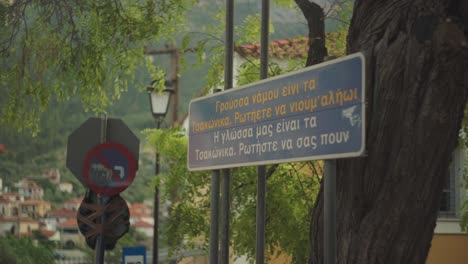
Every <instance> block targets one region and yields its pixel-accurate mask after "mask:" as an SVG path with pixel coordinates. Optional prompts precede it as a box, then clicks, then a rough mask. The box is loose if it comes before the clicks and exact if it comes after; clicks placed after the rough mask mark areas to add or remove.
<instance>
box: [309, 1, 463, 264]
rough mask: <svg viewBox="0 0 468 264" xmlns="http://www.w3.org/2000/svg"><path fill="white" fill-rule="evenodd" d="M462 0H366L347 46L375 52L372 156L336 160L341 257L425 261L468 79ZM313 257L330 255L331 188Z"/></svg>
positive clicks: (316, 222) (370, 95)
mask: <svg viewBox="0 0 468 264" xmlns="http://www.w3.org/2000/svg"><path fill="white" fill-rule="evenodd" d="M467 6H468V4H467V1H463V0H414V1H407V0H388V1H359V0H357V1H356V2H355V9H354V14H353V18H352V21H351V26H350V29H349V36H348V47H347V48H348V53H354V52H358V51H364V52H365V56H366V98H367V102H368V106H367V111H366V114H367V116H366V121H367V127H366V131H367V132H366V134H367V139H366V145H367V147H366V148H367V157H364V158H353V159H341V160H338V161H337V263H348V264H351V263H356V264H362V263H379V264H381V263H388V264H395V263H398V264H405V263H408V264H423V263H425V261H426V257H427V255H428V252H429V249H430V246H431V240H432V235H433V230H434V227H435V223H436V219H437V212H438V208H439V204H440V199H441V195H442V188H443V183H444V182H445V178H446V177H447V168H448V167H449V164H450V158H451V154H452V151H453V150H454V148H455V146H456V143H457V138H458V131H459V129H460V126H461V120H462V115H463V109H464V106H465V104H466V101H467V97H468V96H467V94H468V92H467V90H468V89H467V86H468V47H467V46H468V44H467V35H468V34H467V29H468V13H467V11H468V8H467ZM311 241H312V255H311V259H310V263H317V264H321V263H323V195H322V192H320V195H319V198H318V199H317V204H316V207H315V208H314V210H313V214H312V222H311Z"/></svg>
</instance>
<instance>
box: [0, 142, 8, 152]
mask: <svg viewBox="0 0 468 264" xmlns="http://www.w3.org/2000/svg"><path fill="white" fill-rule="evenodd" d="M7 152H8V148H7V146H6V145H5V144H0V153H7Z"/></svg>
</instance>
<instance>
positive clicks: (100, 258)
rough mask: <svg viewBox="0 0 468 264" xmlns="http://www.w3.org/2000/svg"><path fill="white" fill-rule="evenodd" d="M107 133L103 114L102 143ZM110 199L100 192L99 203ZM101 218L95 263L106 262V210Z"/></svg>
mask: <svg viewBox="0 0 468 264" xmlns="http://www.w3.org/2000/svg"><path fill="white" fill-rule="evenodd" d="M106 135H107V116H102V117H101V133H100V141H101V144H102V143H105V142H106V140H107V138H106ZM108 201H109V197H108V196H105V195H102V194H98V205H100V206H103V207H104V206H105V205H106V204H107V202H108ZM100 220H101V221H99V223H98V225H100V226H101V232H100V234H99V235H98V236H97V239H96V249H95V263H96V264H103V263H104V256H105V253H104V245H105V241H104V234H103V231H104V226H103V225H104V223H105V221H106V214H105V213H104V212H102V214H101V219H100Z"/></svg>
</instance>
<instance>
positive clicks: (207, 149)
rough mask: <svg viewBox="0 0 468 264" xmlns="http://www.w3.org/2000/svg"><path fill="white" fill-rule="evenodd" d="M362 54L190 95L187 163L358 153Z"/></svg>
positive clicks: (206, 165) (201, 166)
mask: <svg viewBox="0 0 468 264" xmlns="http://www.w3.org/2000/svg"><path fill="white" fill-rule="evenodd" d="M364 67H365V61H364V55H363V54H362V53H356V54H353V55H350V56H347V57H344V58H340V59H336V60H333V61H329V62H325V63H322V64H319V65H315V66H312V67H308V68H305V69H302V70H300V71H296V72H293V73H289V74H286V75H281V76H277V77H274V78H269V79H266V80H263V81H260V82H257V83H254V84H250V85H248V86H244V87H240V88H236V89H231V90H228V91H225V92H222V93H217V94H213V95H209V96H205V97H203V98H198V99H195V100H192V101H191V103H190V107H189V114H190V115H189V117H190V118H189V145H188V168H189V169H190V170H205V169H220V168H228V167H236V166H248V165H262V164H273V163H281V162H289V161H304V160H313V159H336V158H346V157H357V156H361V155H363V152H364V143H365V140H364V138H365V135H364V128H365V124H364V122H365V116H364V115H365V88H364V82H365V81H364V80H365V76H364V74H365V73H364V72H365V71H364Z"/></svg>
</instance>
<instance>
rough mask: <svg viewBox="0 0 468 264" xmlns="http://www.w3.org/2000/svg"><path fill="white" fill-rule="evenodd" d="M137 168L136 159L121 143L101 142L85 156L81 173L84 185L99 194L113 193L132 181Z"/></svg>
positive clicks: (120, 190) (121, 189)
mask: <svg viewBox="0 0 468 264" xmlns="http://www.w3.org/2000/svg"><path fill="white" fill-rule="evenodd" d="M136 170H137V165H136V160H135V158H134V157H133V155H132V154H131V153H130V151H129V150H128V149H127V148H126V147H125V146H123V145H121V144H118V143H115V142H107V143H102V144H99V145H97V146H95V147H94V148H92V149H91V150H90V151H89V153H88V155H87V156H86V159H85V162H84V167H83V174H84V180H85V182H86V185H87V186H88V187H89V188H90V189H91V190H93V191H95V192H96V193H99V194H105V195H114V194H117V193H120V192H122V191H123V190H125V189H126V188H127V187H128V186H130V184H131V183H132V182H133V179H134V178H135V174H136Z"/></svg>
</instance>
